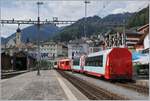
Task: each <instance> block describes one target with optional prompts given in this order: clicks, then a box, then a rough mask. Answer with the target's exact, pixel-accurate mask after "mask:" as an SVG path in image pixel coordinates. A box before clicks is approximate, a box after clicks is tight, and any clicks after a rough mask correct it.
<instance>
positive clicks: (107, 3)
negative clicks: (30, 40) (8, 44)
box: [0, 0, 149, 37]
mask: <svg viewBox="0 0 150 101" xmlns="http://www.w3.org/2000/svg"><path fill="white" fill-rule="evenodd" d="M37 1H40V0H0V18H1V19H5V20H6V19H8V20H11V19H13V18H14V19H16V20H29V19H31V20H36V19H37V4H36V2H37ZM41 1H42V2H43V5H41V6H40V18H41V20H45V19H48V20H52V19H53V17H58V20H78V19H81V18H83V17H84V16H85V4H84V0H65V1H63V0H41ZM89 1H90V3H89V4H88V5H87V16H94V15H98V16H100V17H105V16H107V15H109V14H117V13H123V12H136V11H139V10H141V9H142V8H145V7H147V6H148V2H149V0H89ZM28 26H30V25H20V28H21V29H23V28H25V27H28ZM17 27H18V26H17V25H2V26H1V36H2V37H8V36H10V35H11V34H13V33H14V32H15V31H16V29H17Z"/></svg>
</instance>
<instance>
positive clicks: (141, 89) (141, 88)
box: [115, 82, 149, 95]
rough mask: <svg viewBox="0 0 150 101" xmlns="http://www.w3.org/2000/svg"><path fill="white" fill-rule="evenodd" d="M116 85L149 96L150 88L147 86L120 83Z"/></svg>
mask: <svg viewBox="0 0 150 101" xmlns="http://www.w3.org/2000/svg"><path fill="white" fill-rule="evenodd" d="M115 85H117V86H121V87H124V88H127V89H131V90H134V91H137V92H139V93H142V94H145V95H149V88H148V87H145V86H141V85H136V84H134V83H118V82H117V83H115Z"/></svg>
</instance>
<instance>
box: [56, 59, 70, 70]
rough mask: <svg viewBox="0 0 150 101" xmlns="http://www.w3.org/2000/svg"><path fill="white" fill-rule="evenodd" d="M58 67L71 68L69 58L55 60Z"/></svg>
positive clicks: (62, 68)
mask: <svg viewBox="0 0 150 101" xmlns="http://www.w3.org/2000/svg"><path fill="white" fill-rule="evenodd" d="M57 67H58V69H61V70H71V59H68V58H67V59H60V60H58V62H57Z"/></svg>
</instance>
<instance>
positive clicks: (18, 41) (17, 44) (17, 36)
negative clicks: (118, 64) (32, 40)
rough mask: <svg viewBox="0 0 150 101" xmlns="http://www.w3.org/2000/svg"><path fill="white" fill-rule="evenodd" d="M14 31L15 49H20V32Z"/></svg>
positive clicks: (18, 30)
mask: <svg viewBox="0 0 150 101" xmlns="http://www.w3.org/2000/svg"><path fill="white" fill-rule="evenodd" d="M16 31H17V32H16V47H17V48H21V30H20V28H18V29H17V30H16Z"/></svg>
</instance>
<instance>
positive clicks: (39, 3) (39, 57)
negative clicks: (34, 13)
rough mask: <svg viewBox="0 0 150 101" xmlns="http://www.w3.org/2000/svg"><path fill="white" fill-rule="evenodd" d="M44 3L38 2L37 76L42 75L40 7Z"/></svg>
mask: <svg viewBox="0 0 150 101" xmlns="http://www.w3.org/2000/svg"><path fill="white" fill-rule="evenodd" d="M42 4H43V2H37V7H38V18H37V20H38V23H37V29H38V42H37V44H38V66H37V75H38V76H39V75H40V61H41V54H40V42H39V41H40V5H42Z"/></svg>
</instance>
